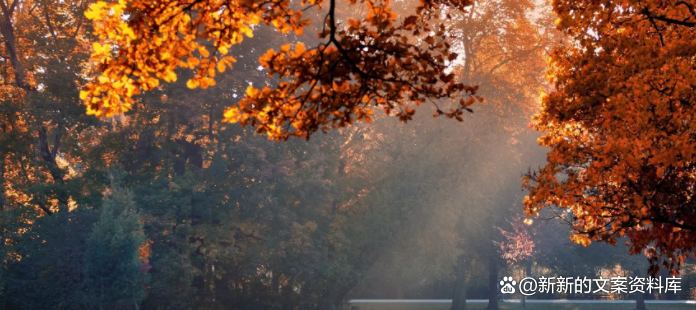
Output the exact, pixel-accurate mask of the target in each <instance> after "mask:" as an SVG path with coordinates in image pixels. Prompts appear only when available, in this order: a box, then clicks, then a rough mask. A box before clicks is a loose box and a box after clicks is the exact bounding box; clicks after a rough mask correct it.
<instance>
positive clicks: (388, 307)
mask: <svg viewBox="0 0 696 310" xmlns="http://www.w3.org/2000/svg"><path fill="white" fill-rule="evenodd" d="M351 305H353V306H358V307H360V310H449V308H450V305H449V303H422V302H419V303H409V302H404V303H352V304H351ZM487 305H488V304H487V303H485V302H484V303H478V302H477V303H468V304H467V309H472V310H476V309H485V308H486V306H487ZM499 307H500V309H501V310H507V309H518V310H521V309H531V310H535V309H544V310H547V309H548V310H551V309H554V310H555V309H559V310H594V309H598V310H610V309H611V310H613V309H617V310H624V309H626V310H628V309H635V308H636V305H635V304H632V303H626V304H616V303H601V302H600V301H598V302H597V303H592V304H587V303H563V304H559V303H528V304H527V307H525V308H522V305H520V304H519V303H500V304H499ZM646 309H648V310H651V309H654V310H677V309H679V310H681V309H696V304H650V303H648V304H646Z"/></svg>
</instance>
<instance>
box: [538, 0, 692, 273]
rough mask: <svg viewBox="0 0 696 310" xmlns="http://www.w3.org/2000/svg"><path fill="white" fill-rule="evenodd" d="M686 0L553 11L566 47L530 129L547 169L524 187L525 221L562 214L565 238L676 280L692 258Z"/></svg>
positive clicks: (565, 4) (559, 6)
mask: <svg viewBox="0 0 696 310" xmlns="http://www.w3.org/2000/svg"><path fill="white" fill-rule="evenodd" d="M695 5H696V3H694V2H693V1H632V0H626V1H555V2H554V4H553V7H554V11H555V12H556V14H557V15H558V19H557V20H556V23H557V25H558V27H559V29H561V30H562V31H563V32H564V34H565V35H567V36H568V37H569V38H570V40H571V42H570V44H568V45H567V46H564V47H562V48H559V49H557V50H556V51H555V52H554V53H553V55H552V57H551V67H550V69H549V77H550V79H551V82H552V83H553V86H554V87H555V88H554V91H552V92H550V93H549V94H546V95H545V96H544V98H543V107H542V111H541V113H540V114H539V115H538V116H536V118H535V127H536V128H537V129H538V130H540V131H541V132H542V133H543V137H542V138H541V139H540V140H539V142H540V144H542V145H543V146H546V147H549V148H550V153H549V154H548V156H547V159H548V163H547V164H546V165H545V166H544V167H542V168H541V169H539V170H538V171H535V172H533V173H530V174H529V175H528V176H527V177H526V178H525V184H526V187H527V188H528V189H529V190H530V193H529V196H528V197H527V198H526V201H525V210H526V212H527V213H528V214H529V215H533V214H537V213H538V212H539V210H540V209H542V208H545V207H553V208H556V207H558V208H560V209H561V211H562V212H559V213H565V214H567V217H566V219H567V220H568V221H569V222H570V223H571V224H572V225H573V228H574V231H573V233H572V235H571V236H572V239H573V240H574V241H575V242H578V243H581V244H584V245H587V244H589V243H590V242H591V241H592V240H596V241H604V242H607V243H610V244H615V243H616V242H617V240H619V238H621V237H623V236H626V237H628V240H629V241H628V243H629V244H630V252H631V253H634V254H638V253H643V252H646V253H647V255H648V257H649V258H650V261H651V268H650V269H651V271H652V272H653V273H654V272H656V271H657V270H658V269H659V265H660V263H662V266H664V267H665V268H667V269H669V270H671V271H672V272H678V271H679V267H680V265H681V264H682V263H683V260H684V258H686V257H688V256H690V255H692V254H694V252H695V251H696V238H695V235H694V234H695V231H696V213H695V212H694V210H696V208H695V207H694V202H693V199H692V193H693V189H694V185H695V183H694V180H693V175H694V173H695V170H694V169H695V167H694V164H693V163H694V156H695V154H696V153H695V152H694V150H696V140H694V135H693V132H694V129H693V124H694V122H693V115H694V101H695V99H694V92H693V89H694V86H695V85H696V81H695V80H694V78H693V77H694V68H693V66H691V65H690V63H691V62H692V61H693V59H694V56H695V54H694V51H696V46H694V44H695V42H696V41H694V36H695V35H696V32H695V31H694V26H695V25H696V11H695V10H694V6H695Z"/></svg>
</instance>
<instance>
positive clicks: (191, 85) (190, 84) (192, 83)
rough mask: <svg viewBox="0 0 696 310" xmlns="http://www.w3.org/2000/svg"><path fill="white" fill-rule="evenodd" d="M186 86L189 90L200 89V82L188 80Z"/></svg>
mask: <svg viewBox="0 0 696 310" xmlns="http://www.w3.org/2000/svg"><path fill="white" fill-rule="evenodd" d="M186 86H187V87H188V88H191V89H194V88H196V87H198V80H194V79H191V80H188V82H186Z"/></svg>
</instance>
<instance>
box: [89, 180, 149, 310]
mask: <svg viewBox="0 0 696 310" xmlns="http://www.w3.org/2000/svg"><path fill="white" fill-rule="evenodd" d="M148 246H149V244H148V243H147V241H146V238H145V235H144V234H143V226H142V220H141V216H140V213H139V212H138V210H137V207H136V205H135V203H134V201H133V197H132V194H131V193H130V192H129V191H128V190H124V189H121V188H119V187H117V186H116V187H113V186H112V187H111V193H109V194H107V197H106V198H105V201H104V204H103V205H102V208H101V211H100V216H99V221H98V222H96V223H95V224H94V229H93V230H92V233H91V234H90V236H89V238H88V239H87V244H86V250H85V267H84V268H85V280H86V283H87V287H86V288H87V291H88V294H89V297H90V304H91V306H92V307H94V308H99V309H133V308H135V309H137V308H138V307H139V305H140V303H141V301H142V300H143V298H144V295H145V284H146V282H147V280H148V275H147V272H148V270H149V265H148V263H147V256H148V254H149V253H148Z"/></svg>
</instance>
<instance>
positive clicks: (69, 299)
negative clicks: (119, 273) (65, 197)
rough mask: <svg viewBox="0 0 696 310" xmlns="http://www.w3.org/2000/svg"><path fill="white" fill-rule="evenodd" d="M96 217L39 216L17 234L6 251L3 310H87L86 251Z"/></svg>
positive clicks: (84, 212)
mask: <svg viewBox="0 0 696 310" xmlns="http://www.w3.org/2000/svg"><path fill="white" fill-rule="evenodd" d="M5 215H7V213H5ZM95 218H96V214H95V212H93V211H92V210H75V211H73V212H67V210H65V211H61V212H57V213H55V214H53V216H44V217H41V218H38V219H36V220H35V221H34V223H33V224H32V225H31V226H30V229H29V230H28V231H26V232H25V233H24V234H22V235H18V236H12V238H11V239H10V240H12V241H11V243H10V245H9V246H8V245H5V246H3V247H2V249H3V252H4V253H7V254H8V255H6V256H5V259H6V261H4V262H3V268H2V271H1V272H2V274H3V277H2V282H3V284H4V289H3V291H2V293H1V294H0V308H3V309H18V310H19V309H76V310H77V309H85V308H88V307H89V303H88V296H87V295H86V294H85V291H86V290H85V278H84V267H85V260H84V253H85V249H86V248H85V244H86V239H87V237H88V236H89V234H90V231H91V230H92V225H93V223H94V221H95ZM24 229H26V228H24Z"/></svg>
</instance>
